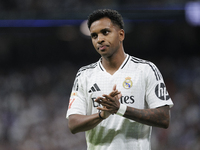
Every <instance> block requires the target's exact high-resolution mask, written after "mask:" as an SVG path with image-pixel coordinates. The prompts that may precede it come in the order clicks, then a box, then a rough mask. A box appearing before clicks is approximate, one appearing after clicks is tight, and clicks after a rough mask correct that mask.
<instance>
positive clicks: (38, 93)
mask: <svg viewBox="0 0 200 150" xmlns="http://www.w3.org/2000/svg"><path fill="white" fill-rule="evenodd" d="M184 2H185V1H183V0H179V1H177V2H176V3H175V2H174V1H173V0H168V1H166V0H163V1H158V0H151V1H145V0H143V1H134V2H133V1H128V0H103V1H94V0H92V1H89V0H85V1H81V0H67V1H64V0H56V1H55V0H49V1H47V0H27V1H22V0H14V1H12V0H7V1H4V0H1V1H0V9H1V12H0V19H21V18H27V17H30V16H31V17H32V18H29V19H41V18H40V17H41V16H42V17H43V18H42V19H49V18H54V19H56V18H57V17H58V16H59V15H61V16H60V18H64V17H69V19H71V18H72V17H77V16H76V15H80V14H81V13H82V12H83V13H82V15H84V18H82V17H83V16H81V17H80V18H82V19H86V17H87V16H86V15H85V13H87V15H88V13H90V12H88V11H90V10H93V9H96V8H100V7H101V8H103V7H109V8H118V9H119V10H121V11H122V12H126V11H128V13H129V14H130V13H131V11H130V8H132V7H137V6H140V7H142V6H147V5H149V6H150V5H151V6H166V5H168V6H177V5H179V6H183V4H184ZM91 6H93V7H91ZM126 8H127V10H126ZM78 10H79V11H80V10H82V11H81V12H80V13H78V14H77V13H75V14H74V15H72V14H73V12H75V11H78ZM71 11H72V12H71ZM48 12H50V14H51V15H49V14H48ZM58 12H62V13H61V14H60V13H58ZM63 12H64V13H63ZM66 12H67V13H66ZM69 12H71V13H69ZM40 14H41V16H40ZM42 14H45V15H42ZM52 14H55V15H52ZM26 15H27V16H26ZM29 15H30V16H29ZM48 15H49V17H48V18H45V17H46V16H48ZM170 15H171V14H169V16H170ZM144 16H145V14H144ZM129 17H130V16H129ZM77 18H79V17H77ZM169 18H170V17H168V21H166V20H165V21H164V22H158V21H156V22H152V21H150V19H149V20H145V21H144V22H134V21H133V22H131V20H130V19H131V18H129V21H128V22H126V39H125V41H124V47H125V51H126V52H127V53H129V54H131V55H133V56H136V57H139V58H143V59H147V60H150V61H152V62H154V63H155V64H156V65H157V66H158V68H159V69H160V71H161V73H162V75H163V77H164V80H165V82H166V86H167V88H168V91H169V94H170V96H171V97H172V100H173V102H174V107H173V108H172V109H171V123H170V127H169V128H168V129H167V130H165V129H159V128H153V133H152V150H169V149H170V150H199V149H200V126H199V124H200V117H199V116H200V53H199V50H200V27H199V26H195V27H192V26H190V25H188V24H187V23H186V22H185V21H181V22H179V21H177V22H176V21H174V18H173V21H169V20H170V19H169ZM65 19H68V18H65ZM164 19H166V18H164ZM98 59H99V55H98V54H96V52H95V50H94V48H93V46H92V43H91V40H90V38H89V37H86V36H85V35H83V34H82V33H81V32H80V30H79V25H67V26H61V27H48V28H47V27H43V28H42V27H39V28H28V27H27V28H12V27H7V28H0V66H1V67H0V103H1V104H0V149H2V150H69V149H70V150H85V149H86V142H85V137H84V133H78V134H75V135H73V134H71V133H70V131H69V129H68V127H67V120H66V118H65V115H66V111H67V107H68V102H69V95H70V92H71V88H72V85H73V81H74V78H75V74H76V72H77V70H78V69H79V67H81V66H83V65H87V64H89V63H91V62H94V61H97V60H98Z"/></svg>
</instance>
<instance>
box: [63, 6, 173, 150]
mask: <svg viewBox="0 0 200 150" xmlns="http://www.w3.org/2000/svg"><path fill="white" fill-rule="evenodd" d="M88 28H89V30H90V33H91V39H92V43H93V46H94V48H95V49H96V51H97V52H98V53H99V54H100V55H101V58H100V59H99V61H97V62H96V63H93V64H90V65H88V66H84V67H82V68H80V69H79V71H78V73H77V75H76V78H75V81H74V85H73V88H72V93H71V97H70V102H69V108H68V111H67V115H66V117H67V118H68V126H69V129H70V130H71V132H72V133H73V134H75V133H77V132H82V131H85V132H86V141H87V149H88V150H150V149H151V144H150V137H151V130H152V126H156V127H161V128H168V126H169V122H170V108H171V107H172V106H173V102H172V100H171V98H170V96H169V94H168V92H167V89H166V86H165V83H164V80H163V78H162V75H161V73H160V72H159V70H158V68H157V67H156V66H155V65H154V64H153V63H152V62H149V61H145V60H143V59H139V58H136V57H133V56H130V55H129V54H127V53H125V51H124V48H123V40H124V38H125V32H124V23H123V18H122V16H121V15H120V14H119V13H118V12H117V11H115V10H110V9H102V10H96V11H94V12H93V13H92V14H90V16H89V17H88Z"/></svg>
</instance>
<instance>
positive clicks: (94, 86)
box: [88, 83, 101, 93]
mask: <svg viewBox="0 0 200 150" xmlns="http://www.w3.org/2000/svg"><path fill="white" fill-rule="evenodd" d="M96 91H101V90H100V88H99V87H98V85H97V84H96V83H95V84H94V85H93V86H92V87H91V89H90V90H89V91H88V92H89V93H91V92H96Z"/></svg>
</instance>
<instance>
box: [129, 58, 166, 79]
mask: <svg viewBox="0 0 200 150" xmlns="http://www.w3.org/2000/svg"><path fill="white" fill-rule="evenodd" d="M131 61H133V62H134V63H142V64H148V65H149V66H150V67H151V69H152V70H153V71H154V74H155V77H156V80H157V81H158V80H161V79H162V76H161V74H160V71H159V70H158V69H157V67H156V66H155V65H154V64H152V63H151V62H149V61H146V60H142V59H138V58H135V57H132V58H131Z"/></svg>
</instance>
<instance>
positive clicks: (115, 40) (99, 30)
mask: <svg viewBox="0 0 200 150" xmlns="http://www.w3.org/2000/svg"><path fill="white" fill-rule="evenodd" d="M90 33H91V38H92V43H93V46H94V48H95V49H96V51H97V52H98V53H99V54H100V55H101V56H102V57H111V56H112V55H113V54H115V53H117V52H119V51H120V50H122V49H123V47H122V41H123V40H124V30H123V29H120V28H119V27H118V26H117V25H114V24H113V23H112V22H111V20H110V19H109V18H102V19H100V20H97V21H95V22H93V23H92V25H91V27H90Z"/></svg>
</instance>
